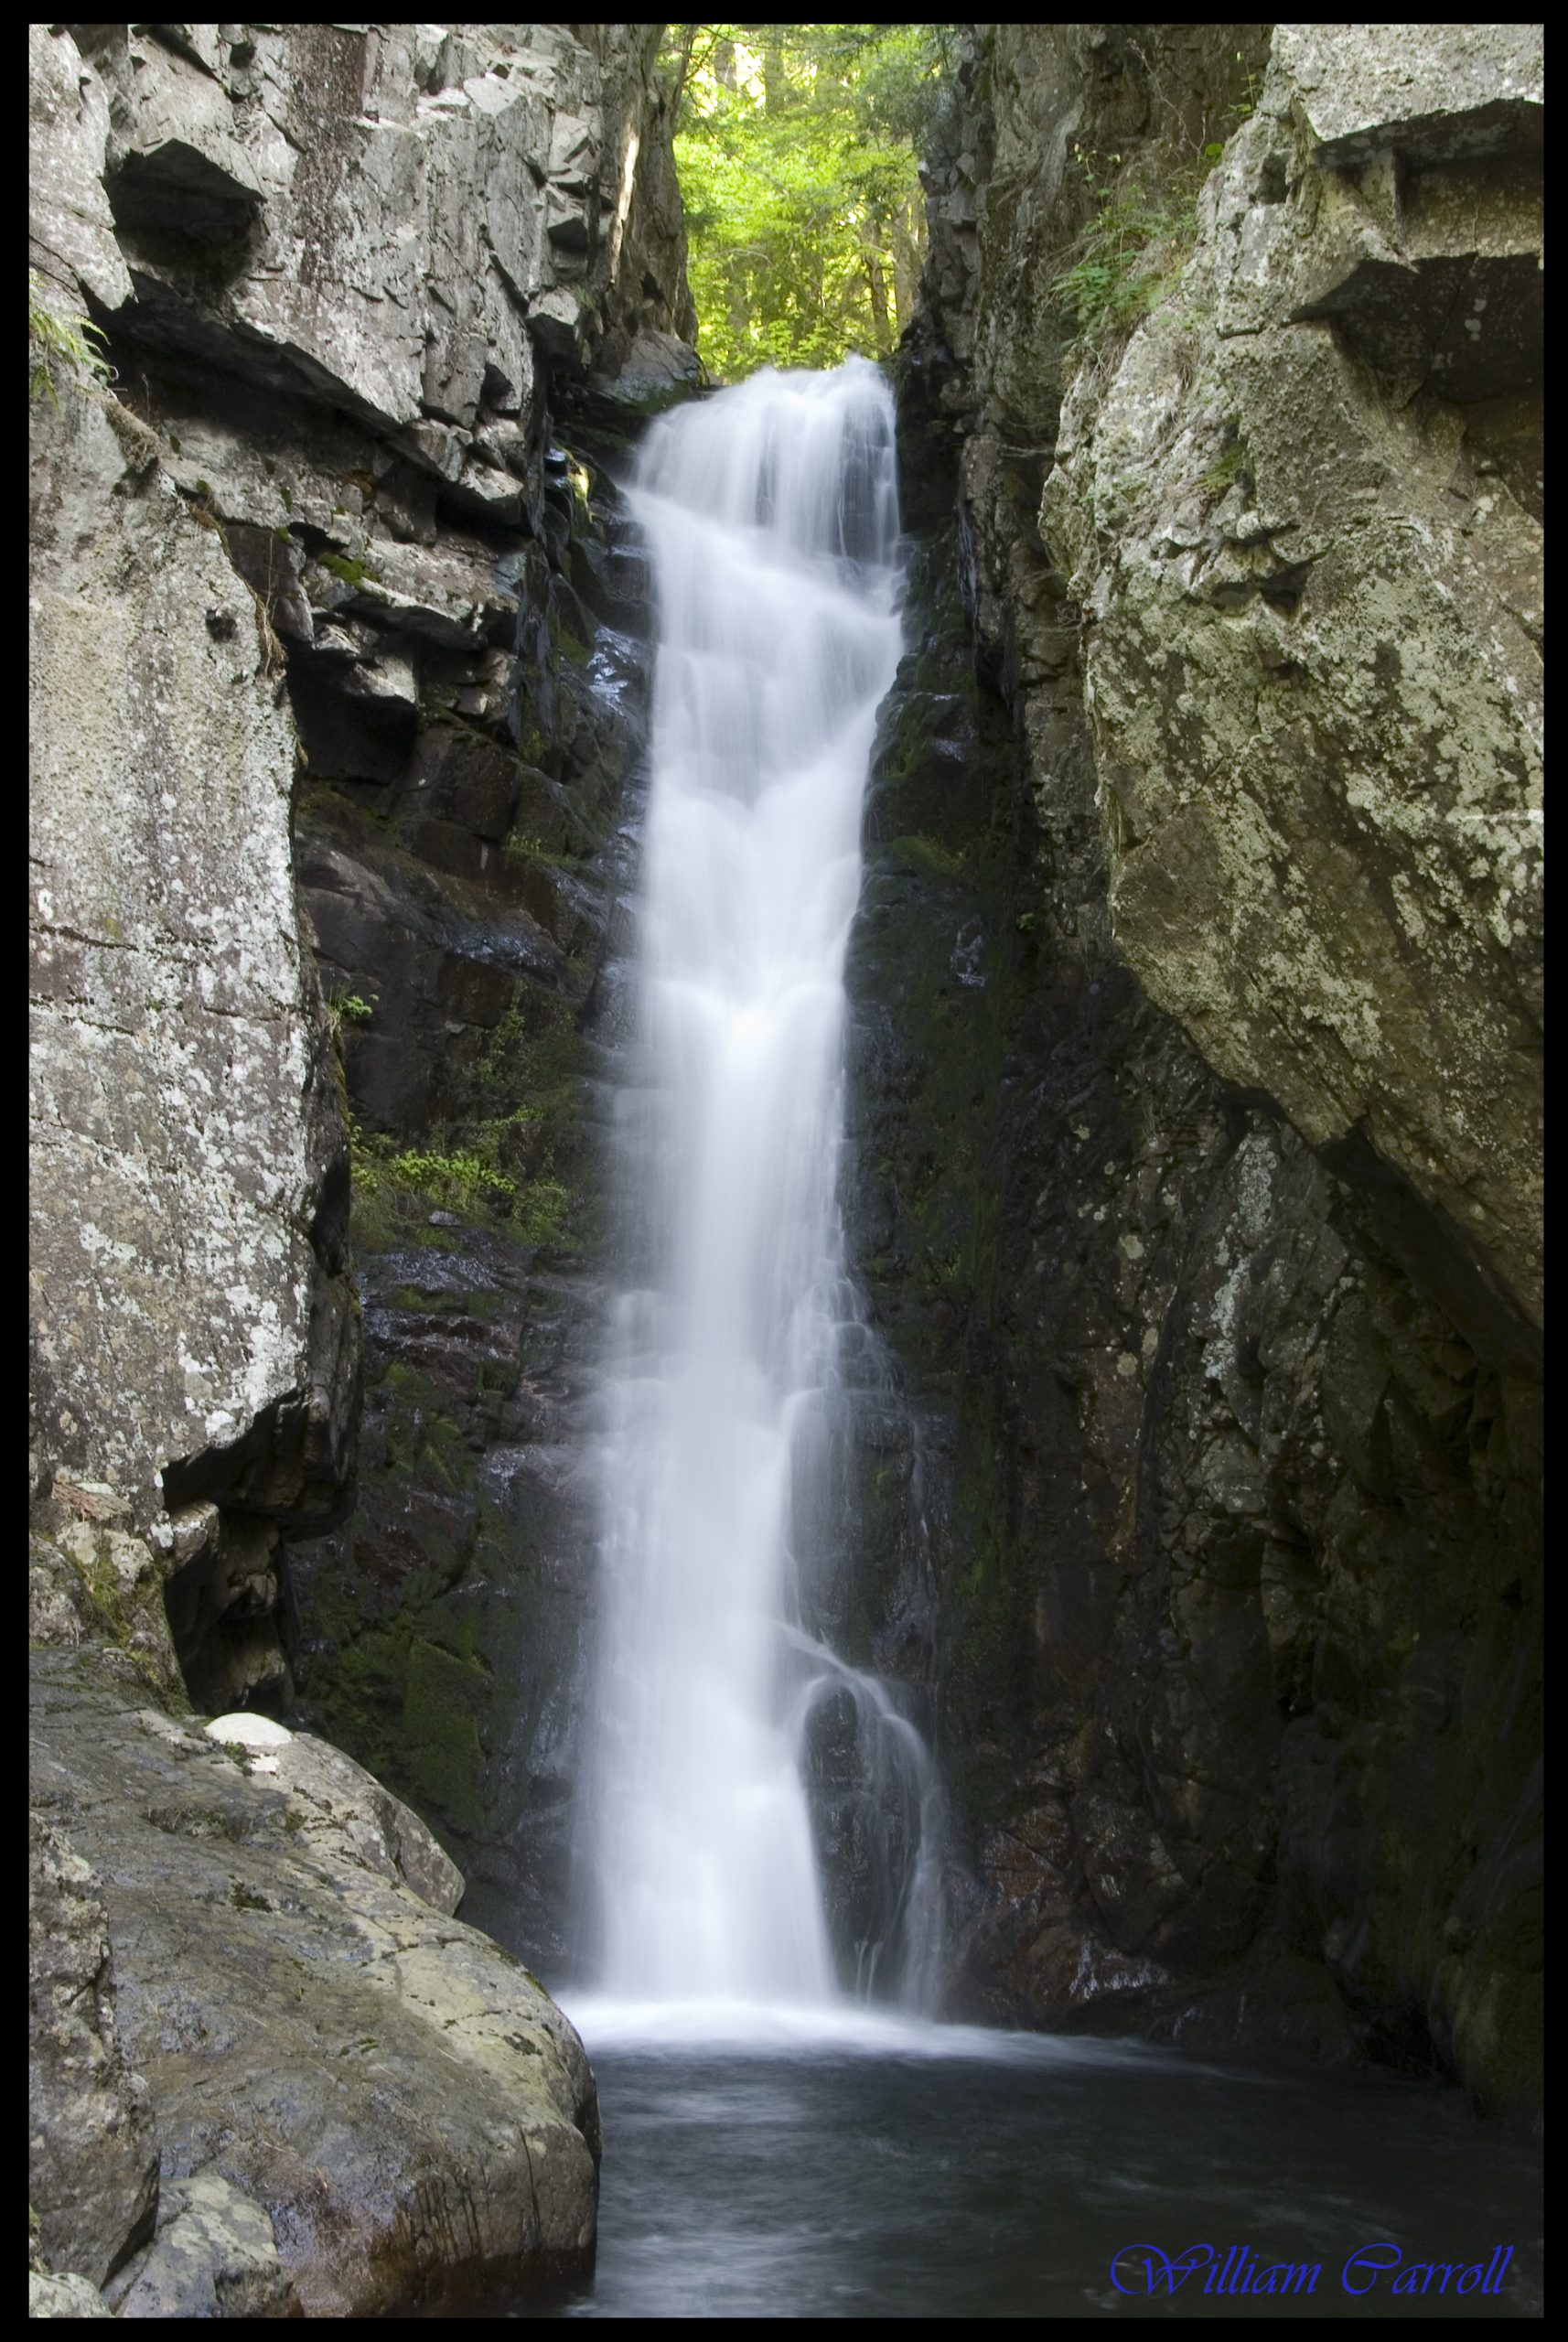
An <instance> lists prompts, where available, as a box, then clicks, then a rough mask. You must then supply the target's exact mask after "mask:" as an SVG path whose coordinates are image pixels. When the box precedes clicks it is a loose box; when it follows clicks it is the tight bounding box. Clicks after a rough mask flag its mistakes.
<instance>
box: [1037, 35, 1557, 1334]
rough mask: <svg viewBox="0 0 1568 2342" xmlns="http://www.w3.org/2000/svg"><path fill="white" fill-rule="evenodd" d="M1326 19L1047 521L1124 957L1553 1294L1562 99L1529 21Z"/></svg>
mask: <svg viewBox="0 0 1568 2342" xmlns="http://www.w3.org/2000/svg"><path fill="white" fill-rule="evenodd" d="M1330 29H1331V28H1329V27H1307V28H1302V30H1301V31H1300V33H1299V34H1298V33H1296V32H1295V31H1294V29H1292V28H1287V35H1288V37H1287V38H1283V39H1282V40H1281V41H1280V42H1279V43H1277V44H1276V54H1275V62H1274V65H1273V68H1272V70H1271V74H1270V77H1269V80H1268V81H1267V83H1266V85H1265V88H1264V91H1263V94H1262V102H1261V104H1260V107H1259V111H1258V113H1257V115H1256V116H1255V118H1254V119H1253V120H1252V121H1251V122H1250V123H1248V124H1246V126H1245V127H1244V128H1243V130H1242V131H1241V132H1240V133H1239V134H1238V135H1237V136H1236V137H1235V138H1234V139H1233V140H1232V141H1231V143H1230V147H1229V149H1228V151H1227V154H1226V156H1225V158H1224V160H1223V161H1222V163H1221V164H1220V166H1219V168H1218V169H1217V170H1216V172H1215V173H1214V175H1213V177H1212V178H1211V179H1210V181H1209V183H1208V188H1206V190H1205V196H1204V204H1203V211H1202V237H1201V241H1200V244H1199V248H1198V252H1197V255H1196V256H1195V258H1194V260H1193V262H1192V263H1191V264H1190V265H1189V267H1188V269H1187V273H1186V275H1185V276H1184V278H1183V280H1182V285H1181V287H1180V289H1179V290H1178V292H1176V294H1174V295H1172V297H1171V300H1170V302H1169V304H1168V305H1167V306H1165V307H1162V308H1161V309H1159V310H1158V311H1156V313H1155V316H1154V317H1151V318H1150V319H1149V321H1148V322H1147V323H1146V324H1145V325H1144V327H1143V328H1142V329H1141V330H1140V331H1139V332H1138V333H1136V334H1135V335H1134V337H1133V342H1132V345H1131V347H1130V349H1128V351H1127V354H1126V356H1125V358H1124V359H1123V360H1122V364H1121V366H1120V368H1119V370H1118V371H1117V372H1116V374H1115V376H1114V379H1113V380H1112V381H1111V383H1110V384H1109V386H1108V387H1102V386H1101V385H1100V384H1098V383H1097V382H1095V381H1093V380H1092V378H1091V377H1090V375H1089V374H1087V373H1086V374H1085V375H1084V376H1083V377H1082V384H1083V387H1082V388H1081V390H1080V391H1079V393H1078V394H1077V395H1076V396H1075V397H1074V398H1072V399H1069V403H1068V407H1067V410H1066V414H1065V416H1064V424H1063V435H1062V440H1061V445H1060V447H1059V450H1058V463H1057V467H1056V469H1055V470H1054V471H1053V473H1052V474H1051V477H1050V479H1049V481H1048V483H1047V489H1046V493H1045V500H1044V506H1043V510H1042V524H1043V526H1044V527H1045V528H1046V530H1047V533H1048V536H1049V539H1050V542H1051V543H1052V545H1053V547H1054V548H1055V549H1056V551H1057V553H1058V557H1059V559H1060V560H1061V562H1062V564H1063V566H1064V568H1066V569H1067V570H1069V573H1070V582H1071V590H1072V592H1073V593H1074V595H1075V596H1077V597H1078V599H1079V601H1080V603H1081V604H1082V605H1083V607H1084V611H1085V615H1086V618H1087V619H1088V621H1089V627H1090V632H1089V636H1088V643H1087V687H1088V692H1089V695H1090V708H1091V712H1092V721H1093V727H1094V742H1095V753H1096V760H1097V765H1098V769H1099V774H1100V785H1101V803H1102V807H1103V812H1104V819H1105V823H1106V833H1107V843H1108V850H1109V854H1110V861H1111V874H1112V896H1111V900H1112V919H1113V920H1114V923H1115V929H1116V935H1117V940H1118V945H1119V948H1120V949H1121V950H1122V952H1123V953H1124V954H1125V956H1126V958H1127V959H1128V961H1129V962H1130V963H1131V964H1132V966H1133V968H1134V969H1135V970H1136V972H1138V974H1139V976H1140V977H1141V978H1142V980H1143V981H1144V983H1145V985H1146V986H1147V988H1148V990H1149V992H1150V993H1151V994H1152V996H1153V997H1154V998H1155V999H1156V1000H1158V1001H1159V1002H1160V1004H1162V1005H1163V1006H1164V1007H1165V1008H1167V1009H1169V1010H1170V1011H1171V1012H1172V1013H1173V1014H1174V1015H1176V1016H1177V1017H1178V1018H1179V1019H1180V1020H1181V1022H1182V1023H1183V1024H1184V1025H1185V1026H1186V1027H1187V1031H1188V1032H1189V1033H1190V1034H1191V1035H1192V1037H1194V1039H1195V1040H1196V1041H1197V1045H1198V1047H1200V1048H1201V1049H1202V1051H1203V1053H1204V1055H1205V1057H1206V1058H1208V1061H1209V1063H1210V1064H1211V1065H1213V1066H1214V1067H1216V1069H1218V1070H1219V1072H1220V1073H1222V1074H1223V1075H1224V1076H1226V1078H1227V1079H1229V1080H1232V1081H1234V1082H1237V1083H1239V1084H1241V1085H1244V1086H1245V1085H1249V1084H1250V1085H1252V1086H1255V1087H1258V1088H1262V1089H1263V1090H1268V1091H1269V1092H1270V1094H1271V1095H1272V1096H1273V1097H1274V1098H1276V1099H1277V1100H1278V1101H1279V1102H1280V1103H1281V1105H1282V1106H1283V1108H1284V1110H1285V1112H1287V1113H1288V1114H1289V1115H1290V1117H1291V1119H1292V1121H1293V1122H1294V1123H1295V1125H1296V1127H1297V1129H1298V1130H1300V1131H1301V1132H1302V1133H1303V1134H1304V1135H1305V1137H1307V1138H1308V1139H1309V1140H1310V1141H1311V1142H1312V1143H1313V1144H1316V1145H1318V1146H1323V1147H1327V1146H1332V1145H1334V1144H1336V1143H1339V1142H1343V1141H1345V1140H1347V1139H1348V1138H1350V1137H1351V1135H1352V1134H1353V1133H1354V1134H1355V1136H1356V1138H1357V1139H1358V1140H1359V1141H1364V1142H1365V1143H1366V1144H1368V1145H1369V1146H1370V1148H1371V1149H1372V1151H1373V1153H1374V1154H1375V1155H1376V1156H1377V1157H1378V1158H1379V1160H1380V1162H1381V1163H1383V1164H1385V1165H1387V1166H1391V1168H1392V1169H1394V1170H1395V1171H1397V1172H1398V1173H1399V1174H1401V1175H1402V1176H1403V1177H1404V1178H1406V1179H1407V1180H1408V1181H1409V1182H1410V1184H1411V1186H1412V1187H1413V1188H1414V1190H1415V1191H1416V1193H1417V1194H1418V1195H1420V1196H1421V1197H1423V1198H1424V1199H1425V1200H1426V1201H1427V1202H1428V1203H1429V1204H1430V1205H1432V1206H1434V1207H1435V1208H1436V1209H1437V1210H1438V1211H1439V1212H1440V1213H1441V1215H1442V1216H1443V1218H1444V1220H1445V1221H1446V1222H1447V1223H1448V1224H1449V1225H1451V1227H1452V1228H1453V1229H1454V1230H1455V1233H1456V1239H1457V1242H1458V1245H1459V1246H1460V1248H1461V1249H1462V1250H1463V1251H1464V1252H1466V1254H1467V1255H1468V1256H1469V1257H1470V1259H1471V1260H1472V1261H1473V1262H1475V1263H1476V1264H1477V1267H1478V1268H1479V1269H1480V1270H1481V1272H1482V1273H1484V1275H1485V1276H1486V1277H1487V1280H1488V1281H1489V1282H1490V1283H1491V1284H1494V1285H1495V1286H1496V1287H1497V1288H1498V1290H1499V1291H1500V1293H1501V1295H1503V1296H1504V1297H1505V1298H1506V1300H1507V1301H1508V1302H1509V1303H1510V1304H1511V1305H1513V1306H1514V1307H1515V1308H1517V1309H1518V1310H1519V1311H1520V1312H1521V1313H1522V1315H1523V1316H1525V1317H1526V1318H1527V1319H1538V1317H1539V1312H1540V1305H1541V1301H1540V1296H1541V1262H1540V1248H1541V1173H1540V1148H1541V1083H1540V1067H1539V1049H1540V1016H1541V897H1540V889H1541V833H1540V824H1541V763H1540V754H1541V752H1540V739H1539V719H1540V707H1541V684H1542V669H1541V653H1540V649H1539V640H1540V628H1541V585H1540V561H1541V535H1540V528H1539V523H1538V521H1536V519H1535V518H1534V517H1533V515H1532V511H1531V510H1530V507H1531V506H1535V505H1537V503H1538V483H1537V481H1536V480H1535V479H1534V478H1532V477H1530V478H1527V477H1524V476H1523V475H1522V474H1521V473H1520V469H1519V466H1518V463H1517V461H1516V460H1515V458H1516V457H1517V453H1518V449H1517V436H1516V435H1515V434H1513V433H1512V432H1511V431H1510V432H1509V434H1508V436H1507V441H1506V444H1504V443H1503V442H1502V441H1499V439H1498V403H1499V402H1501V403H1507V402H1509V401H1513V402H1515V403H1518V402H1519V401H1520V400H1521V399H1526V398H1528V394H1529V393H1530V389H1531V385H1532V383H1533V382H1534V381H1535V378H1536V375H1537V373H1538V370H1539V362H1540V360H1539V348H1540V338H1539V317H1540V307H1539V301H1540V295H1539V285H1540V263H1539V228H1538V224H1537V225H1532V222H1531V220H1530V189H1529V182H1528V171H1529V164H1530V156H1529V154H1528V151H1521V148H1520V139H1519V133H1518V123H1517V116H1518V114H1519V113H1520V109H1521V108H1524V109H1526V110H1528V109H1529V108H1530V107H1532V106H1538V104H1539V91H1538V90H1537V89H1536V88H1535V87H1534V85H1533V84H1532V83H1530V76H1529V74H1528V73H1526V72H1525V71H1524V70H1523V67H1522V63H1521V59H1520V56H1519V55H1517V54H1516V51H1518V50H1519V48H1520V41H1519V38H1516V37H1515V35H1516V28H1513V27H1486V28H1478V32H1479V33H1484V34H1486V35H1488V36H1495V38H1477V37H1473V36H1472V31H1471V28H1468V27H1446V26H1428V27H1422V28H1420V32H1419V34H1418V35H1416V36H1414V37H1413V38H1414V42H1415V46H1414V47H1413V48H1412V35H1411V34H1410V33H1409V31H1408V29H1407V28H1405V27H1392V26H1389V27H1363V28H1360V29H1359V33H1358V37H1357V38H1356V39H1355V40H1354V41H1353V42H1351V41H1335V42H1330V41H1329V40H1328V39H1327V38H1326V36H1327V35H1328V34H1329V32H1330ZM1525 29H1526V28H1518V32H1519V34H1520V35H1522V34H1523V32H1524V31H1525ZM1505 36H1506V38H1505ZM1298 57H1299V58H1301V59H1303V60H1304V61H1303V69H1302V70H1304V71H1308V70H1310V75H1311V79H1310V81H1309V83H1308V85H1307V86H1306V87H1305V89H1302V88H1299V87H1298V85H1297V83H1296V81H1295V80H1294V60H1295V59H1297V58H1298ZM1396 65H1397V70H1396ZM1527 84H1529V87H1530V93H1529V94H1528V95H1527V94H1525V93H1524V92H1525V90H1526V85H1527ZM1380 108H1381V111H1380ZM1416 122H1419V124H1420V133H1419V143H1418V155H1417V158H1416V159H1417V160H1418V161H1419V164H1420V169H1419V171H1414V170H1413V168H1412V164H1411V160H1410V155H1409V142H1410V140H1411V138H1412V136H1413V135H1414V133H1413V131H1412V124H1413V123H1416ZM1325 125H1327V127H1326V128H1325ZM1347 125H1354V136H1353V138H1352V137H1351V133H1350V129H1349V128H1348V127H1347ZM1325 136H1326V137H1328V139H1329V141H1330V143H1329V145H1328V146H1327V147H1326V149H1325V148H1323V147H1321V146H1320V145H1319V139H1320V138H1322V137H1325ZM1521 167H1522V170H1523V172H1524V174H1525V177H1524V178H1523V179H1522V180H1521V176H1520V175H1521ZM1450 171H1452V172H1455V173H1457V174H1458V177H1459V179H1460V181H1461V182H1462V184H1461V185H1460V186H1459V187H1458V188H1455V189H1454V190H1453V199H1452V200H1450V190H1449V188H1448V187H1447V185H1446V182H1445V177H1444V175H1445V174H1446V173H1449V172H1450ZM1536 202H1537V211H1536V221H1537V222H1538V220H1539V209H1538V206H1539V194H1538V193H1537V198H1536ZM1516 279H1518V280H1519V284H1518V286H1517V288H1516ZM1531 292H1533V295H1534V302H1533V309H1531V306H1530V305H1529V303H1528V299H1527V296H1528V295H1530V293H1531ZM1521 301H1525V302H1526V304H1527V306H1525V308H1524V310H1523V312H1522V313H1521V312H1520V306H1519V305H1520V302H1521ZM1429 319H1430V323H1429ZM1368 359H1370V360H1371V361H1372V367H1375V368H1377V369H1378V370H1379V371H1372V368H1370V367H1369V364H1368V362H1367V360H1368ZM1434 393H1436V394H1437V395H1434ZM1537 395H1539V394H1538V393H1537ZM1434 1069H1441V1078H1440V1079H1436V1080H1434Z"/></svg>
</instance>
